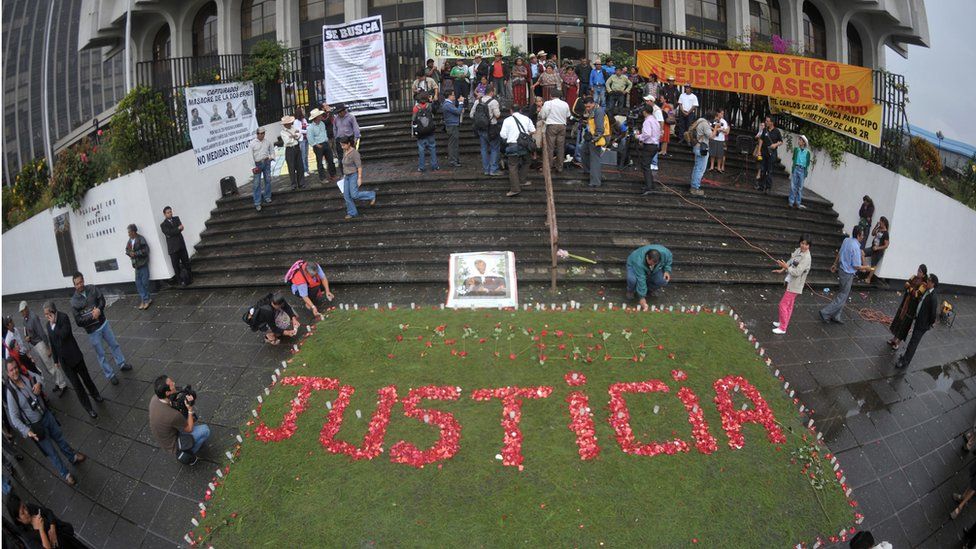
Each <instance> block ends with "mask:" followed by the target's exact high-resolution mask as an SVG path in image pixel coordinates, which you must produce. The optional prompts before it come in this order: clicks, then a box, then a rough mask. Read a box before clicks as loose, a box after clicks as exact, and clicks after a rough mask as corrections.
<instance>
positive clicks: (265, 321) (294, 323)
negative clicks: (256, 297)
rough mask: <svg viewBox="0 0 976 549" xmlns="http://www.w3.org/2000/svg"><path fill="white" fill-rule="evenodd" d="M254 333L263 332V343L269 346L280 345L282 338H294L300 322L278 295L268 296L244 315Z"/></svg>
mask: <svg viewBox="0 0 976 549" xmlns="http://www.w3.org/2000/svg"><path fill="white" fill-rule="evenodd" d="M244 319H245V321H246V322H247V323H248V324H249V325H250V326H251V329H252V330H254V331H261V332H264V341H265V343H268V344H270V345H277V344H279V343H281V338H283V337H295V335H297V334H298V327H299V326H301V322H299V320H298V315H297V314H295V310H294V309H292V308H291V305H289V304H288V302H287V301H285V298H284V297H283V296H281V295H279V294H274V295H270V294H269V295H268V296H267V297H266V298H265V299H262V300H261V301H260V302H258V304H256V305H255V306H254V307H251V308H250V309H248V311H247V313H246V314H245V315H244Z"/></svg>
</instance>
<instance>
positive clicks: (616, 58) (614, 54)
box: [596, 50, 637, 67]
mask: <svg viewBox="0 0 976 549" xmlns="http://www.w3.org/2000/svg"><path fill="white" fill-rule="evenodd" d="M596 55H597V57H599V58H600V60H601V61H603V62H604V64H605V63H606V62H607V61H609V60H611V59H612V60H613V66H615V67H631V66H634V65H636V64H637V60H636V59H634V56H633V55H631V54H630V53H629V52H626V51H620V50H616V51H611V52H610V53H603V52H598V53H597V54H596Z"/></svg>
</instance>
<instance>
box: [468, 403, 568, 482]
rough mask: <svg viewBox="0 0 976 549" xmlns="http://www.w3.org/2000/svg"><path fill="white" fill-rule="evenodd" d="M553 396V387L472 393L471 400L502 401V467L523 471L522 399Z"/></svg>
mask: <svg viewBox="0 0 976 549" xmlns="http://www.w3.org/2000/svg"><path fill="white" fill-rule="evenodd" d="M551 394H552V387H548V386H539V387H515V386H509V387H499V388H497V389H475V390H474V391H472V392H471V398H472V399H474V400H478V401H487V400H491V399H493V398H496V399H499V400H501V401H502V430H503V431H504V436H503V443H502V451H501V456H502V465H507V466H510V467H519V468H520V470H521V467H522V462H523V461H524V460H525V457H524V456H523V455H522V429H521V427H519V423H520V422H521V420H522V399H524V398H547V397H548V396H549V395H551Z"/></svg>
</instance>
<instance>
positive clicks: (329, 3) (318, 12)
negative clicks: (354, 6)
mask: <svg viewBox="0 0 976 549" xmlns="http://www.w3.org/2000/svg"><path fill="white" fill-rule="evenodd" d="M345 12H346V3H345V2H344V1H343V0H299V1H298V19H299V21H301V22H302V23H304V22H306V21H321V20H327V21H328V22H329V23H341V22H342V21H343V20H344V14H345Z"/></svg>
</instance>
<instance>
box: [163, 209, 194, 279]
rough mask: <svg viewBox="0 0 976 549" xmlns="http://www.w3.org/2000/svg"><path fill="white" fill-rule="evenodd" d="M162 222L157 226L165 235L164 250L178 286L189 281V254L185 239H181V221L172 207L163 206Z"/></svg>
mask: <svg viewBox="0 0 976 549" xmlns="http://www.w3.org/2000/svg"><path fill="white" fill-rule="evenodd" d="M163 217H165V218H166V219H163V222H162V223H160V225H159V228H160V229H161V230H162V231H163V234H164V235H166V251H167V253H169V259H170V261H172V262H173V273H174V274H173V276H174V277H175V279H176V280H178V281H179V282H180V286H186V285H187V284H189V283H190V278H191V274H190V256H189V255H188V254H187V252H186V241H185V240H183V222H182V221H180V218H179V217H177V216H174V215H173V208H170V207H169V206H166V207H165V208H163Z"/></svg>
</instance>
